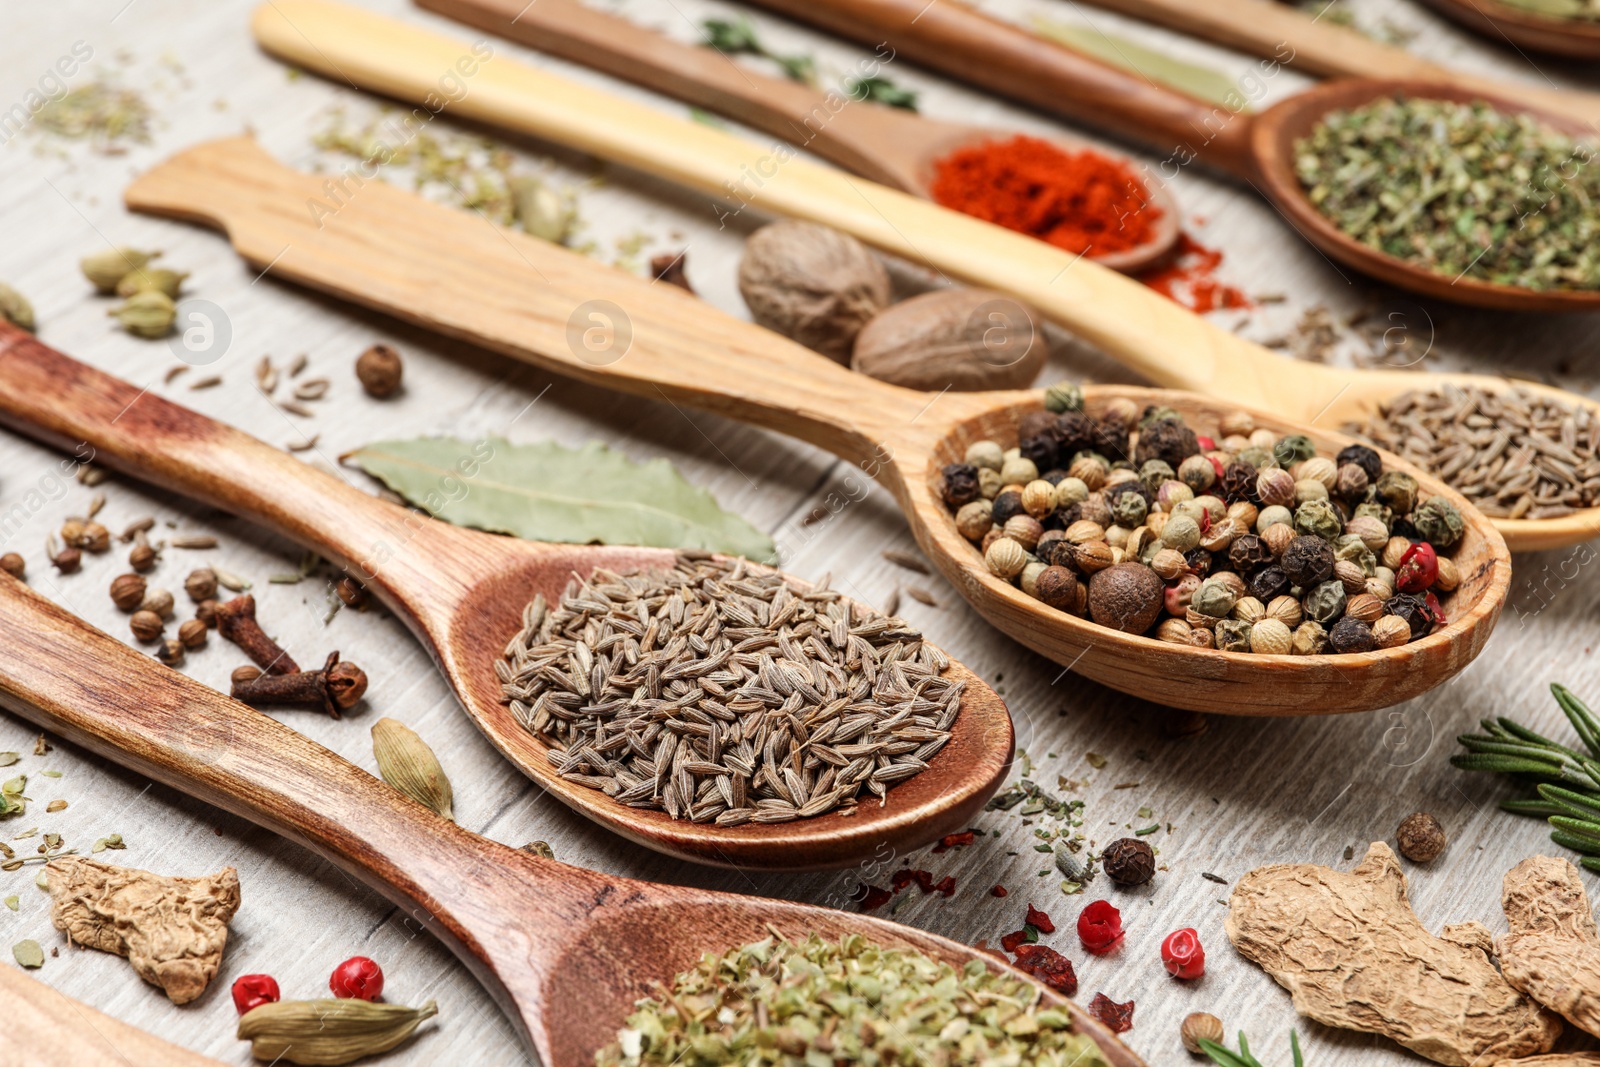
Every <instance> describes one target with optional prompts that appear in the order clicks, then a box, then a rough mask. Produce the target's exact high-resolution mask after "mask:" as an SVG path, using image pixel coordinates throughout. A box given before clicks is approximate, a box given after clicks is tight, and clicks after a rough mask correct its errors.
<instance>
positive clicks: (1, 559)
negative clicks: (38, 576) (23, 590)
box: [0, 552, 28, 581]
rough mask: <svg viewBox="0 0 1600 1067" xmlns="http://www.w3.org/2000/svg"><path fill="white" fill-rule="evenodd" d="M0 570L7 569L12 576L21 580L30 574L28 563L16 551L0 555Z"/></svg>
mask: <svg viewBox="0 0 1600 1067" xmlns="http://www.w3.org/2000/svg"><path fill="white" fill-rule="evenodd" d="M0 571H5V572H6V573H7V574H9V575H11V577H13V578H15V579H17V580H18V581H21V580H22V579H23V578H26V577H27V576H28V563H27V561H26V560H24V559H23V558H22V557H21V556H20V555H18V554H17V553H15V552H7V553H6V554H5V555H3V556H0Z"/></svg>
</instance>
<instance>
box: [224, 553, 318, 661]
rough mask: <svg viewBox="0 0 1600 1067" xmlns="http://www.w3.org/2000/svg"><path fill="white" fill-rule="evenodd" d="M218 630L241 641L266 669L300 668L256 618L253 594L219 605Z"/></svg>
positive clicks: (248, 654) (244, 649) (239, 643)
mask: <svg viewBox="0 0 1600 1067" xmlns="http://www.w3.org/2000/svg"><path fill="white" fill-rule="evenodd" d="M223 577H224V575H223V573H222V572H220V571H219V572H217V578H218V580H219V581H222V580H223ZM217 633H218V634H219V635H220V636H221V637H223V638H224V639H225V640H228V641H232V642H233V643H234V644H236V645H238V646H239V648H240V649H242V650H243V652H244V654H245V655H247V656H249V657H250V658H251V659H252V660H254V661H255V662H256V664H257V665H258V666H260V667H261V669H262V670H264V671H267V672H269V673H272V674H294V673H297V672H299V670H300V667H299V665H298V664H297V663H295V661H294V659H293V658H292V657H291V656H290V655H289V653H287V652H285V651H284V650H283V649H282V648H280V647H279V646H278V643H277V642H276V641H274V640H273V639H272V638H270V637H268V636H267V634H266V631H264V630H263V629H261V625H260V624H259V623H258V622H256V598H255V597H253V596H250V595H248V594H246V595H245V596H240V597H235V598H233V599H232V600H229V601H225V602H224V603H221V604H218V605H217Z"/></svg>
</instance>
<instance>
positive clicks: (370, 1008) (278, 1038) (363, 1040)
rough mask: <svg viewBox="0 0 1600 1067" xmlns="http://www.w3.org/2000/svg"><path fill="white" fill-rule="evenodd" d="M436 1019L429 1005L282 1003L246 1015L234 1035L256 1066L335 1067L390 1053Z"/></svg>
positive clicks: (347, 1001)
mask: <svg viewBox="0 0 1600 1067" xmlns="http://www.w3.org/2000/svg"><path fill="white" fill-rule="evenodd" d="M437 1014H439V1007H438V1005H437V1004H435V1003H434V1002H433V1001H431V1000H430V1001H428V1002H427V1003H426V1004H424V1005H423V1006H422V1007H420V1008H408V1007H406V1006H405V1005H404V1004H374V1003H373V1002H372V1001H370V1000H357V999H355V998H350V999H345V1000H281V1001H276V1002H274V1003H272V1004H263V1005H261V1006H260V1007H258V1008H252V1009H250V1010H249V1011H248V1012H246V1013H245V1014H244V1017H243V1018H241V1019H240V1020H239V1031H238V1034H239V1039H240V1040H241V1041H249V1042H251V1045H250V1054H251V1055H252V1056H254V1057H255V1058H256V1059H258V1060H268V1061H270V1062H273V1063H298V1064H309V1065H333V1064H341V1063H350V1062H352V1061H354V1060H358V1059H360V1058H361V1057H363V1056H375V1055H377V1054H378V1053H380V1052H388V1051H389V1050H390V1049H392V1048H394V1047H395V1046H396V1045H398V1044H400V1043H401V1042H402V1041H404V1040H405V1039H406V1038H408V1037H410V1036H411V1035H412V1033H413V1032H414V1031H415V1030H416V1029H417V1027H418V1026H421V1025H422V1022H423V1020H425V1019H431V1018H432V1017H433V1016H435V1015H437Z"/></svg>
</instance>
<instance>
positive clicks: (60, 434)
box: [0, 197, 1013, 870]
mask: <svg viewBox="0 0 1600 1067" xmlns="http://www.w3.org/2000/svg"><path fill="white" fill-rule="evenodd" d="M303 200H304V198H303V197H302V198H301V203H300V204H299V205H298V206H300V207H302V208H303ZM451 214H454V213H453V212H451ZM466 218H467V219H468V220H469V222H470V216H467V217H466ZM480 232H482V233H489V232H490V231H489V230H488V229H487V228H484V229H482V230H481V231H480ZM490 240H494V238H493V237H492V236H491V237H490ZM391 262H392V263H393V262H395V261H392V260H391ZM819 358H820V357H819ZM0 423H4V424H5V425H7V426H10V427H12V428H14V429H17V430H21V431H22V432H24V433H27V434H30V435H32V436H35V437H39V438H41V439H43V440H45V441H48V442H51V443H56V444H63V445H67V446H68V447H74V446H76V445H78V444H79V443H82V442H87V443H88V444H89V445H90V446H91V447H92V448H93V449H94V453H95V461H96V462H97V463H105V464H106V465H107V466H111V467H115V468H118V469H121V470H124V471H126V472H128V473H129V474H133V475H135V476H137V477H140V478H143V479H145V480H146V481H150V482H154V483H155V484H157V485H161V486H164V487H166V488H168V489H171V490H174V491H176V492H179V493H183V494H185V495H188V496H191V497H195V498H197V499H200V500H204V501H206V502H208V503H212V504H215V505H216V506H218V507H221V508H224V509H226V510H228V511H231V512H233V513H234V514H236V515H240V516H243V517H245V518H248V519H251V520H252V521H255V522H258V523H260V524H261V525H263V526H267V527H269V528H271V529H273V530H276V531H277V532H278V533H281V534H283V535H284V536H285V537H288V538H289V539H291V540H293V541H297V542H299V543H300V544H302V545H306V546H308V547H310V548H314V549H316V550H317V551H318V552H320V553H321V554H322V555H323V556H325V557H327V558H328V559H330V560H333V561H335V562H336V563H337V564H338V565H339V566H341V567H343V568H345V569H346V570H347V571H348V572H349V573H351V574H353V575H355V576H357V577H359V578H361V579H362V580H363V581H364V582H366V584H367V585H368V587H369V588H371V589H372V590H373V591H374V592H375V593H376V594H377V595H378V597H379V598H380V599H382V600H383V602H384V603H385V604H387V605H388V606H389V607H390V608H391V609H392V610H393V611H394V612H395V613H396V614H397V615H398V616H399V617H400V618H401V619H403V620H405V622H406V624H407V625H408V626H409V627H410V628H411V630H412V632H413V633H415V634H416V635H417V639H418V640H420V641H421V642H422V644H423V646H424V647H425V648H427V649H428V651H429V653H430V654H431V655H432V656H433V658H434V660H435V661H436V662H437V663H438V664H439V668H440V670H442V671H443V672H444V675H445V679H446V680H447V681H448V682H449V683H450V686H451V688H452V689H454V690H455V693H456V697H457V699H459V700H460V701H461V705H462V707H463V708H465V709H466V712H467V714H468V715H469V716H471V717H472V720H473V721H474V722H475V723H477V725H478V728H479V729H480V730H482V731H483V733H484V735H485V736H487V737H488V738H489V740H490V741H491V742H492V743H493V744H494V746H495V747H496V748H498V749H499V750H500V751H501V752H502V753H503V754H504V755H505V757H506V758H507V759H509V760H510V761H511V762H512V763H514V764H516V765H517V766H518V767H519V768H521V770H522V771H523V773H525V774H527V775H528V776H529V777H530V778H532V779H534V780H535V781H536V782H538V783H539V784H540V786H542V787H543V788H544V789H545V791H546V792H548V793H550V794H551V795H553V796H554V797H555V798H556V799H557V800H560V801H561V802H562V803H563V804H566V805H567V806H568V807H571V808H573V809H574V810H576V811H578V812H580V813H582V814H583V815H586V816H588V817H589V818H591V819H593V820H594V821H595V822H597V823H599V824H601V825H602V826H604V827H606V828H607V829H609V830H612V831H615V832H616V833H619V834H621V835H623V836H624V837H627V838H629V839H630V840H633V841H636V842H638V843H639V844H641V845H646V846H648V847H650V848H653V849H655V850H657V851H658V852H665V853H667V854H669V855H673V856H678V857H681V858H683V859H687V860H692V861H694V862H697V863H709V864H714V865H718V866H729V867H760V868H764V869H768V870H810V869H816V868H825V867H844V866H849V865H851V864H854V863H858V862H860V861H861V860H862V858H863V857H866V856H870V855H873V854H874V853H875V852H876V850H878V849H881V848H882V847H884V846H888V847H890V848H893V849H895V850H896V851H909V850H910V849H913V848H918V847H920V846H922V845H925V844H927V843H928V842H930V841H934V840H937V839H938V838H940V837H942V836H944V835H945V834H949V833H954V832H956V831H958V830H964V829H966V828H967V826H969V825H970V824H971V821H972V819H973V818H974V817H975V816H976V815H977V813H978V812H979V811H980V810H981V809H982V808H983V805H984V802H985V801H987V800H988V799H989V797H990V796H991V795H992V794H993V793H994V791H995V789H996V788H997V787H998V786H999V784H1000V781H1001V779H1002V778H1003V777H1004V775H1005V773H1006V769H1007V767H1008V766H1009V765H1010V761H1011V749H1012V743H1013V738H1012V728H1011V719H1010V716H1009V714H1008V713H1007V711H1006V707H1005V704H1004V703H1002V702H1001V700H1000V698H999V697H998V696H996V695H995V693H994V691H993V690H992V689H990V688H989V687H988V686H987V685H985V684H984V683H983V681H982V680H981V679H979V678H978V677H977V676H976V675H974V674H973V673H972V672H971V671H969V670H968V669H967V668H965V667H963V666H961V665H960V664H959V663H952V664H951V665H950V670H951V671H952V672H953V675H952V676H953V677H954V678H956V679H959V680H963V681H965V682H966V684H967V688H966V691H965V693H964V694H963V696H962V701H961V713H960V715H958V716H957V717H956V721H955V724H954V726H953V727H952V737H951V739H950V742H949V743H948V744H947V745H946V746H945V748H944V749H943V750H942V751H941V752H940V753H939V754H938V755H937V756H935V757H934V758H933V759H932V760H930V761H929V764H928V769H927V770H926V771H924V772H922V773H921V774H919V775H917V776H915V777H914V778H911V779H908V780H907V781H904V782H902V783H900V784H899V785H896V786H895V787H894V788H892V789H890V790H889V792H888V800H887V803H886V804H885V805H884V806H881V807H880V806H879V805H878V803H877V801H876V798H870V799H868V800H867V801H865V802H863V803H862V804H861V806H860V809H859V811H858V812H857V814H856V815H855V816H853V817H851V818H848V819H842V818H839V817H837V816H823V817H820V818H814V819H799V820H796V821H794V822H788V823H777V824H771V825H758V824H755V823H747V824H745V825H743V826H716V825H712V824H696V823H692V822H689V821H688V820H675V819H672V818H669V817H668V816H667V815H666V813H664V812H659V811H648V810H645V809H642V808H630V807H627V806H625V805H622V804H618V803H616V802H615V801H613V800H612V799H611V798H610V797H607V796H605V795H604V794H602V793H599V792H597V791H595V790H593V789H588V788H585V787H583V786H581V785H577V784H575V783H573V782H569V781H567V780H566V779H564V778H562V777H561V776H560V775H559V774H558V773H556V771H555V770H554V768H553V767H552V766H551V765H550V761H549V758H548V746H547V745H546V744H545V743H544V742H543V741H541V740H540V739H539V738H537V737H535V736H534V735H533V734H531V733H529V732H528V731H527V730H526V729H525V728H524V727H523V726H522V725H521V724H519V723H518V722H517V721H516V719H515V718H514V717H513V716H512V714H511V711H510V708H508V707H507V706H506V705H504V704H502V703H501V692H500V681H499V679H498V677H496V675H495V672H494V664H495V661H496V660H498V659H500V658H501V654H502V650H503V649H504V648H505V646H506V643H507V642H508V641H509V640H510V639H511V638H512V636H514V635H515V634H516V632H517V630H518V629H519V627H520V625H521V616H522V609H523V607H524V605H526V604H527V603H528V601H530V600H532V599H533V598H534V596H535V595H536V594H538V593H543V594H545V596H546V597H547V598H550V599H552V600H553V599H555V598H557V597H559V596H560V595H561V591H562V589H564V588H565V587H566V584H567V581H568V579H569V578H570V577H571V576H572V575H573V574H575V573H576V574H579V575H584V574H588V573H589V572H590V571H591V570H593V569H594V568H596V567H604V568H607V569H610V570H614V571H622V570H634V569H639V568H647V567H650V566H659V565H662V564H664V563H668V562H670V561H671V560H672V558H673V553H672V552H671V551H669V550H667V549H659V548H618V547H606V546H599V545H551V544H541V543H538V542H534V541H522V540H518V539H517V538H514V537H496V536H493V535H491V534H486V533H479V532H477V531H474V530H464V529H461V528H459V527H455V526H450V525H447V524H445V523H442V522H437V521H434V520H431V519H427V518H424V517H422V516H420V515H418V514H416V513H414V512H411V511H407V510H405V509H402V508H398V507H396V506H394V505H392V504H388V503H385V502H384V501H381V500H378V499H377V498H375V497H373V496H370V495H368V494H367V493H363V492H361V491H360V490H359V489H356V488H354V487H352V486H349V485H346V484H345V483H344V482H341V481H339V480H338V479H337V478H334V477H332V476H330V475H327V474H324V473H322V472H320V471H318V470H316V469H315V468H313V467H309V466H307V465H306V464H304V463H301V462H300V461H299V460H297V459H294V458H293V457H292V456H290V455H289V454H288V453H286V452H282V451H280V450H279V449H276V448H273V447H271V446H270V445H266V444H263V443H262V442H260V441H258V440H256V439H255V438H253V437H250V436H249V435H247V434H245V433H242V432H241V431H238V430H235V429H233V428H231V427H228V426H224V425H222V424H220V423H217V422H213V421H212V420H210V419H208V418H206V417H205V416H203V415H200V414H198V413H196V412H193V411H190V410H188V409H187V408H182V407H179V406H178V405H176V404H173V403H170V402H169V401H166V400H163V399H161V398H159V397H157V396H154V395H152V394H151V393H149V392H147V391H145V390H141V389H139V388H137V387H135V386H133V385H130V384H128V383H127V382H124V381H122V380H120V379H117V378H113V377H110V376H109V375H106V374H102V373H101V372H99V371H97V370H94V369H93V368H91V367H88V366H85V365H84V364H82V363H79V362H77V361H76V360H74V359H71V358H70V357H68V356H64V355H62V354H61V353H59V352H56V351H53V350H52V349H50V348H47V347H46V346H44V345H43V344H41V343H40V342H38V341H37V340H35V339H34V338H33V337H32V336H31V335H29V334H25V333H23V332H22V331H20V330H18V329H16V328H15V327H12V326H10V325H8V324H5V323H0ZM462 477H463V481H464V482H465V483H466V484H468V485H470V484H471V479H470V478H468V477H467V476H466V474H465V472H463V476H462Z"/></svg>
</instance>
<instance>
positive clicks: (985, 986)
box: [595, 934, 1106, 1067]
mask: <svg viewBox="0 0 1600 1067" xmlns="http://www.w3.org/2000/svg"><path fill="white" fill-rule="evenodd" d="M1040 997H1041V990H1040V988H1039V987H1038V986H1037V985H1034V984H1033V983H1032V982H1029V981H1026V980H1025V979H1022V978H1018V977H1015V976H1013V975H1010V974H996V973H994V972H993V971H992V970H990V969H989V967H988V966H987V965H985V964H984V963H983V961H981V960H972V961H970V962H968V963H967V964H966V965H965V966H964V967H962V968H961V969H960V970H956V969H955V968H953V967H951V966H950V965H949V964H946V963H940V962H938V961H937V960H933V959H930V958H929V957H927V956H924V955H922V954H921V953H918V952H912V951H908V950H904V949H891V948H885V947H883V946H880V945H875V944H873V943H872V942H870V941H868V940H866V939H865V938H863V937H861V936H860V935H859V934H849V935H847V936H845V937H844V938H843V939H841V940H840V941H838V942H832V941H824V940H823V939H822V938H820V937H817V936H816V935H815V934H813V935H812V936H811V937H810V938H808V939H807V940H806V941H804V942H803V943H795V942H791V941H788V940H784V939H782V938H778V937H769V938H767V939H766V940H764V941H757V942H755V943H754V944H749V945H743V946H741V947H739V948H736V949H734V950H732V951H731V952H728V953H727V954H725V955H721V956H719V955H715V954H713V953H709V952H708V953H706V954H705V955H704V956H702V957H701V958H700V963H699V965H698V966H697V967H696V968H695V969H694V970H692V971H685V972H684V973H682V974H680V975H678V976H677V978H676V979H674V980H673V983H672V988H671V994H670V996H669V997H668V998H667V1001H668V1003H662V1002H661V1001H659V1000H642V1001H640V1002H639V1003H638V1005H637V1010H636V1011H635V1012H634V1013H633V1014H632V1015H631V1016H629V1017H628V1022H627V1026H626V1027H625V1028H624V1029H622V1030H621V1031H620V1032H619V1033H618V1034H617V1040H616V1042H614V1043H613V1044H611V1045H609V1046H608V1047H606V1048H605V1049H602V1050H601V1051H600V1052H599V1053H597V1054H596V1056H595V1063H596V1064H597V1065H599V1067H643V1065H648V1064H660V1065H667V1064H681V1065H683V1067H701V1065H705V1067H709V1065H712V1064H725V1063H737V1064H740V1065H742V1067H758V1065H762V1064H779V1063H908V1064H909V1063H986V1064H987V1063H993V1064H1004V1063H1027V1064H1033V1065H1037V1067H1067V1065H1069V1064H1070V1065H1072V1067H1106V1061H1105V1059H1104V1058H1103V1057H1102V1056H1101V1054H1100V1050H1099V1048H1098V1047H1097V1046H1096V1045H1095V1044H1094V1042H1093V1041H1092V1040H1091V1039H1089V1038H1087V1037H1085V1036H1083V1035H1081V1034H1077V1033H1074V1032H1073V1030H1072V1021H1071V1017H1070V1016H1069V1015H1068V1014H1067V1012H1066V1011H1065V1010H1064V1009H1060V1008H1054V1007H1046V1006H1043V1005H1041V1003H1040Z"/></svg>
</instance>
